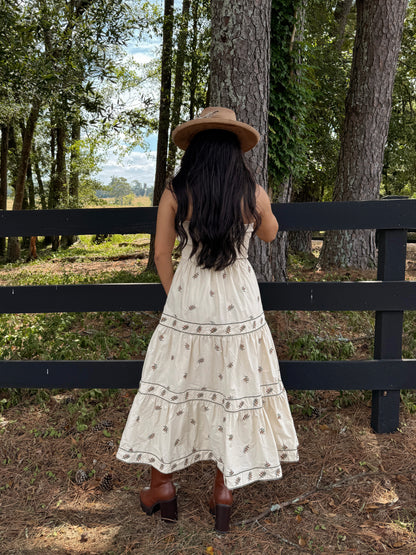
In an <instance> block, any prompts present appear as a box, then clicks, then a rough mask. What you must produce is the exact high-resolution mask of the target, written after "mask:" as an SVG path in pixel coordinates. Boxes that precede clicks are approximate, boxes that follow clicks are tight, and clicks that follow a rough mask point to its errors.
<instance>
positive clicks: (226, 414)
mask: <svg viewBox="0 0 416 555" xmlns="http://www.w3.org/2000/svg"><path fill="white" fill-rule="evenodd" d="M187 225H188V224H187V223H184V227H185V229H186V230H187V227H186V226H187ZM187 231H188V230H187ZM252 232H253V225H252V224H247V225H246V237H245V242H244V247H243V249H242V252H241V253H240V254H239V255H238V259H237V260H236V261H235V262H234V263H233V264H232V265H231V266H228V267H227V268H226V269H225V270H222V271H214V270H210V269H202V268H201V267H200V266H198V265H197V264H196V259H195V256H194V257H192V258H189V255H190V252H191V248H192V240H191V239H190V237H189V235H188V244H187V245H186V247H185V248H184V249H183V251H182V256H181V260H180V262H179V265H178V268H177V270H176V272H175V274H174V277H173V281H172V285H171V288H170V291H169V294H168V297H167V300H166V304H165V306H164V309H163V313H162V316H161V318H160V322H159V324H158V326H157V328H156V330H155V332H154V334H153V336H152V339H151V341H150V343H149V347H148V350H147V354H146V359H145V361H144V365H143V373H142V378H141V382H140V386H139V390H138V393H137V395H136V397H135V399H134V401H133V404H132V407H131V410H130V414H129V416H128V420H127V423H126V426H125V429H124V432H123V435H122V438H121V441H120V446H119V449H118V452H117V458H119V459H120V460H122V461H125V462H127V463H145V464H150V465H152V466H153V467H155V468H157V469H158V470H159V471H161V472H163V473H166V474H168V473H171V472H173V471H176V470H180V469H182V468H185V467H187V466H189V465H191V464H192V463H195V462H197V461H206V460H212V461H215V463H216V464H217V466H218V468H219V469H220V470H221V471H222V472H223V474H224V480H225V484H226V486H227V487H228V488H229V489H235V488H237V487H241V486H245V485H247V484H250V483H251V482H255V481H258V480H274V479H277V478H280V477H281V476H282V469H281V462H282V461H285V462H293V461H297V460H298V451H297V447H298V441H297V437H296V431H295V428H294V425H293V420H292V416H291V412H290V408H289V404H288V400H287V395H286V391H285V389H284V386H283V383H282V381H281V378H280V372H279V363H278V359H277V356H276V352H275V347H274V343H273V338H272V335H271V333H270V329H269V327H268V325H267V323H266V321H265V318H264V313H263V307H262V304H261V299H260V293H259V287H258V283H257V279H256V276H255V274H254V271H253V268H252V266H251V264H250V262H249V261H248V259H247V250H248V243H249V240H250V237H251V234H252Z"/></svg>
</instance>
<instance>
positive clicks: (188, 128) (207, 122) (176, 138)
mask: <svg viewBox="0 0 416 555" xmlns="http://www.w3.org/2000/svg"><path fill="white" fill-rule="evenodd" d="M206 129H224V130H225V131H231V132H232V133H234V134H235V135H237V137H238V139H239V141H240V146H241V150H243V151H244V152H247V151H248V150H251V149H252V148H253V147H254V146H256V144H257V143H258V142H259V140H260V134H259V132H258V131H257V130H256V129H254V127H251V125H248V124H247V123H243V122H240V121H229V122H228V121H224V119H222V118H209V119H204V118H201V119H193V120H191V121H186V122H185V123H182V124H181V125H178V127H176V129H174V130H173V132H172V140H173V142H174V143H175V145H176V146H178V147H179V148H181V149H182V150H186V149H187V148H188V146H189V143H190V142H191V140H192V139H193V138H194V137H195V135H196V134H197V133H199V132H200V131H205V130H206Z"/></svg>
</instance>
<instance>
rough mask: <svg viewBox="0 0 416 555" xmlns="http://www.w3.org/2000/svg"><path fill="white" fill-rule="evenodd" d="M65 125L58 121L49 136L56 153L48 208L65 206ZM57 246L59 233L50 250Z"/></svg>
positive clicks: (53, 238) (66, 196)
mask: <svg viewBox="0 0 416 555" xmlns="http://www.w3.org/2000/svg"><path fill="white" fill-rule="evenodd" d="M65 148H66V127H65V123H64V122H62V121H61V122H59V123H58V124H57V125H56V127H55V129H54V130H53V133H52V137H51V151H53V153H54V154H56V158H55V160H54V162H53V165H52V169H53V173H52V174H51V179H50V182H49V209H56V208H59V207H60V206H62V205H63V206H65V204H66V201H67V198H68V194H67V190H66V165H65ZM58 248H59V235H54V236H53V237H52V250H53V251H56V250H58Z"/></svg>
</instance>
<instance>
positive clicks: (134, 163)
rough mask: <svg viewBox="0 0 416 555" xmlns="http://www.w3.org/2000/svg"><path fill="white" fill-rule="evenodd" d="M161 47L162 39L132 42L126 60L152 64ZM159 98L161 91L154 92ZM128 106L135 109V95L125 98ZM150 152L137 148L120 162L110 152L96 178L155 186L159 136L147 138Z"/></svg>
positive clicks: (103, 181)
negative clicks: (117, 179)
mask: <svg viewBox="0 0 416 555" xmlns="http://www.w3.org/2000/svg"><path fill="white" fill-rule="evenodd" d="M159 46H160V39H158V38H155V39H153V40H151V39H149V40H147V41H140V43H138V41H132V42H130V43H129V44H128V45H127V50H126V58H131V59H133V60H134V61H135V62H138V63H140V64H145V63H147V62H150V61H151V60H152V59H153V58H155V57H156V55H157V49H158V47H159ZM154 93H155V94H157V96H159V90H157V91H156V90H155V91H154ZM124 100H125V101H126V102H127V106H128V107H130V108H133V107H134V105H135V100H134V94H131V95H130V96H129V97H125V98H124ZM146 142H147V144H148V150H147V151H146V152H145V151H144V150H143V149H142V148H140V147H137V148H135V149H134V150H133V151H132V152H130V153H129V154H128V155H126V156H125V157H124V158H123V159H122V160H120V156H119V153H118V152H117V151H113V152H108V155H107V159H106V161H105V162H104V163H103V164H101V171H100V172H98V173H97V175H96V177H97V179H98V180H99V181H101V182H102V183H103V184H105V185H107V184H108V183H109V182H110V180H111V178H112V176H113V175H114V176H116V177H125V178H126V179H127V180H128V181H129V183H132V182H133V181H134V180H137V181H140V183H147V184H148V185H150V186H153V183H154V178H155V168H156V147H157V134H155V133H154V134H152V135H150V136H149V137H147V138H146Z"/></svg>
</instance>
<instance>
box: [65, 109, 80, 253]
mask: <svg viewBox="0 0 416 555" xmlns="http://www.w3.org/2000/svg"><path fill="white" fill-rule="evenodd" d="M80 139H81V125H80V121H79V119H78V118H76V119H75V120H74V121H73V122H72V126H71V160H70V169H69V191H68V207H69V208H78V206H79V169H78V158H79V150H78V145H77V143H78V141H79V140H80ZM74 145H75V146H74ZM77 238H78V237H77V235H65V236H62V246H63V247H64V248H67V247H70V246H71V245H73V244H74V243H75V241H76V240H77Z"/></svg>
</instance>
